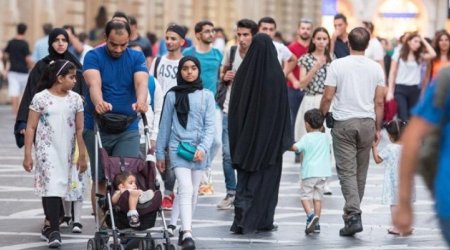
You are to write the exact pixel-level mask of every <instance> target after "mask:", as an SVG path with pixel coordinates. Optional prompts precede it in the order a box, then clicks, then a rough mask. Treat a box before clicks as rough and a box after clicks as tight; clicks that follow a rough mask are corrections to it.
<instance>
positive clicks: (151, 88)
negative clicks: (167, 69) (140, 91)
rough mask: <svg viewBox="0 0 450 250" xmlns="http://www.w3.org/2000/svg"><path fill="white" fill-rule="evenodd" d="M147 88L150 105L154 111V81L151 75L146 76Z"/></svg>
mask: <svg viewBox="0 0 450 250" xmlns="http://www.w3.org/2000/svg"><path fill="white" fill-rule="evenodd" d="M148 90H149V92H150V106H152V109H153V111H155V90H156V83H155V77H154V76H152V75H150V76H148Z"/></svg>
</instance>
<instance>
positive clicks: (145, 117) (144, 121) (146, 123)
mask: <svg viewBox="0 0 450 250" xmlns="http://www.w3.org/2000/svg"><path fill="white" fill-rule="evenodd" d="M141 117H142V122H143V123H144V127H147V126H148V121H147V115H145V113H144V112H142V113H141Z"/></svg>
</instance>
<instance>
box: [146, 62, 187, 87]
mask: <svg viewBox="0 0 450 250" xmlns="http://www.w3.org/2000/svg"><path fill="white" fill-rule="evenodd" d="M180 59H181V58H180ZM180 59H178V60H170V59H167V55H165V56H162V57H161V60H160V61H159V64H158V68H157V69H156V76H155V77H156V79H158V82H159V85H160V86H161V89H162V92H163V94H164V96H165V95H166V93H167V91H169V89H171V88H172V87H174V86H177V72H178V62H179V61H180ZM155 63H156V58H155V59H154V60H153V62H152V66H150V72H149V73H150V75H153V73H154V72H155Z"/></svg>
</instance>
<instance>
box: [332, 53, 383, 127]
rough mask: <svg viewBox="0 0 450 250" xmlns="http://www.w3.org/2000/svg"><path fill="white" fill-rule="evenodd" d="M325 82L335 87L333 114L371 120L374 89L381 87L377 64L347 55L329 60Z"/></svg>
mask: <svg viewBox="0 0 450 250" xmlns="http://www.w3.org/2000/svg"><path fill="white" fill-rule="evenodd" d="M325 85H327V86H332V87H336V94H335V96H334V99H333V117H334V119H336V120H338V121H345V120H348V119H351V118H372V119H374V120H375V103H374V98H375V89H376V88H377V87H378V86H380V87H383V86H384V72H383V69H382V68H381V65H380V64H379V63H377V62H375V61H373V60H371V59H369V58H367V57H366V56H359V55H349V56H346V57H343V58H339V59H337V60H334V61H333V62H331V64H330V66H329V67H328V72H327V78H326V80H325Z"/></svg>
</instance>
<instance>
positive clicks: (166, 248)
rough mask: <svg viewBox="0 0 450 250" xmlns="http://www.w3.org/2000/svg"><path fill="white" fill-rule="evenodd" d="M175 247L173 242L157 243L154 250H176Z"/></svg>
mask: <svg viewBox="0 0 450 250" xmlns="http://www.w3.org/2000/svg"><path fill="white" fill-rule="evenodd" d="M176 249H177V247H176V246H175V245H174V244H173V243H170V244H167V243H159V244H157V245H156V247H155V250H176Z"/></svg>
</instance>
